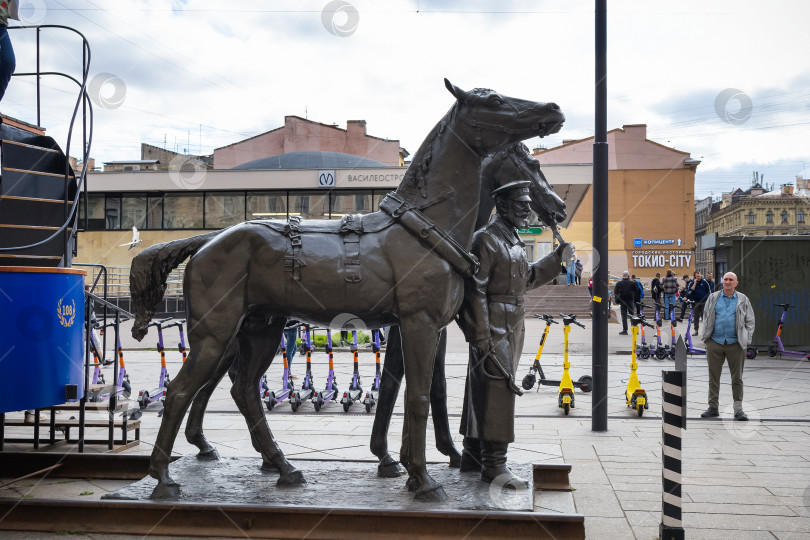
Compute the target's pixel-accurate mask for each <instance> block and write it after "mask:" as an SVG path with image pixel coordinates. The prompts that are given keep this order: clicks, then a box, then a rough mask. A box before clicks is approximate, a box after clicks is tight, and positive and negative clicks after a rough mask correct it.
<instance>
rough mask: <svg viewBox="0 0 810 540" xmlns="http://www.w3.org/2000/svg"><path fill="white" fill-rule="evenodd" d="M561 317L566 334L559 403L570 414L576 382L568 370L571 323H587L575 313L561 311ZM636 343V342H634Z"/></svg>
mask: <svg viewBox="0 0 810 540" xmlns="http://www.w3.org/2000/svg"><path fill="white" fill-rule="evenodd" d="M560 317H562V318H563V335H564V336H565V352H564V355H563V375H562V380H561V381H560V387H559V390H557V405H558V406H559V407H560V408H561V409H562V410H563V411H564V412H565V415H566V416H568V411H569V410H570V409H573V408H574V407H575V403H574V386H575V385H574V382H573V381H572V380H571V374H570V373H569V372H568V370H569V369H570V368H571V362H569V361H568V334H569V332H571V326H570V325H571V323H574V324H575V325H577V326H580V327H582V328H585V325H584V324H582V323H580V322H577V316H576V315H574V314H571V315H566V314H564V313H560ZM633 345H635V343H634V344H633ZM588 388H590V381H589V383H588Z"/></svg>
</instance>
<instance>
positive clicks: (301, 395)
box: [290, 326, 315, 412]
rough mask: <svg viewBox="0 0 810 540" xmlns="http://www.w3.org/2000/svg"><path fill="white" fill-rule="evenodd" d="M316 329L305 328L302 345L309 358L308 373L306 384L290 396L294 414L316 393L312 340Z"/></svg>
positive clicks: (305, 378)
mask: <svg viewBox="0 0 810 540" xmlns="http://www.w3.org/2000/svg"><path fill="white" fill-rule="evenodd" d="M314 329H315V327H310V326H305V327H304V339H302V340H301V343H302V344H303V345H304V356H306V358H307V371H306V374H305V375H304V382H303V383H301V389H300V390H295V391H293V393H292V395H291V396H290V407H292V410H293V412H295V411H297V410H298V407H300V406H301V404H302V403H303V402H305V401H307V400H309V399H312V396H313V394H314V393H315V385H314V384H313V382H312V339H311V337H310V336H311V335H310V332H311V331H312V330H314Z"/></svg>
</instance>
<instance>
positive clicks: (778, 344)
mask: <svg viewBox="0 0 810 540" xmlns="http://www.w3.org/2000/svg"><path fill="white" fill-rule="evenodd" d="M774 306H776V307H781V308H782V310H783V311H782V316H781V317H780V318H779V325H778V326H777V327H776V339H774V340H773V341H771V343H770V345H768V356H770V357H771V358H773V357H774V356H776V355H779V357H780V358H781V357H783V356H786V357H788V358H801V359H803V360H804V359H807V360H810V354H808V353H805V352H800V351H786V350H785V346H784V345H783V344H782V328H783V327H784V326H785V315H787V311H788V308H789V307H796V306H794V305H792V304H774Z"/></svg>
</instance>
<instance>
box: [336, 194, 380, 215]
mask: <svg viewBox="0 0 810 540" xmlns="http://www.w3.org/2000/svg"><path fill="white" fill-rule="evenodd" d="M371 201H372V199H371V191H363V192H349V193H346V192H332V197H331V201H330V213H331V216H332V219H340V218H341V217H342V216H343V215H345V214H368V213H370V212H373V211H374V209H373V208H372V205H371Z"/></svg>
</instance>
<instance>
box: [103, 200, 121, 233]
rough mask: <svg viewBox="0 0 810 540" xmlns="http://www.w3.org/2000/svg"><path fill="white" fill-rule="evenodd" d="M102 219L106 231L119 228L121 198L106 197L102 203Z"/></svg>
mask: <svg viewBox="0 0 810 540" xmlns="http://www.w3.org/2000/svg"><path fill="white" fill-rule="evenodd" d="M104 219H105V220H106V222H107V223H106V229H107V230H116V229H120V228H121V196H120V195H118V196H113V197H107V200H106V201H105V203H104Z"/></svg>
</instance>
